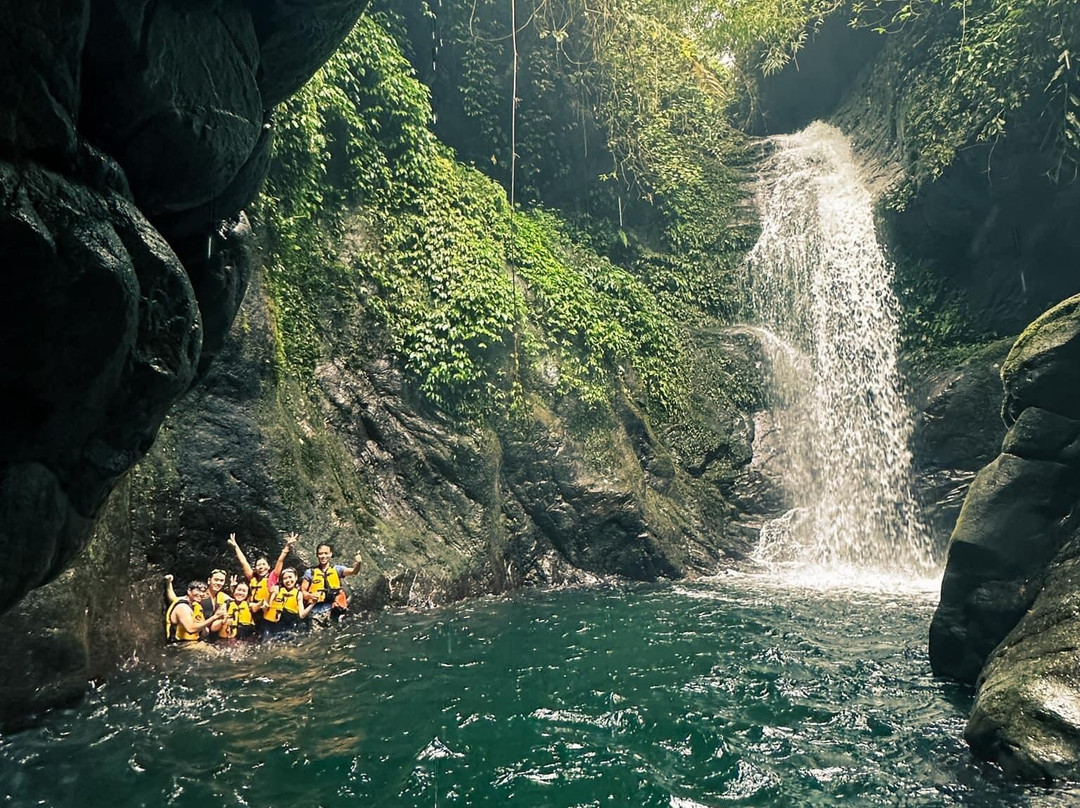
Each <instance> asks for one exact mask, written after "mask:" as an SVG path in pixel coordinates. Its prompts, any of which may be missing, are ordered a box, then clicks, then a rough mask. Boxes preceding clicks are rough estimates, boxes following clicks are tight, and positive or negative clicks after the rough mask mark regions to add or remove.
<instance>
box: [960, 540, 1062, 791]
mask: <svg viewBox="0 0 1080 808" xmlns="http://www.w3.org/2000/svg"><path fill="white" fill-rule="evenodd" d="M1078 670H1080V531H1077V530H1076V529H1075V526H1074V528H1073V530H1072V534H1071V538H1070V539H1069V541H1068V543H1067V544H1066V546H1065V547H1064V548H1063V549H1062V552H1061V553H1060V554H1059V555H1058V556H1057V557H1056V558H1055V559H1054V563H1053V564H1052V565H1051V569H1050V572H1049V574H1048V575H1047V579H1046V583H1045V585H1044V586H1043V589H1042V591H1041V592H1040V593H1039V595H1038V597H1037V599H1036V600H1035V603H1034V604H1033V606H1032V607H1031V610H1030V611H1029V612H1028V613H1027V614H1026V615H1025V616H1024V617H1023V619H1022V620H1021V621H1020V623H1019V625H1017V626H1016V628H1015V629H1014V630H1013V631H1012V632H1011V633H1010V634H1009V635H1008V636H1007V637H1006V638H1005V640H1004V641H1003V642H1002V643H1001V645H999V646H998V647H997V649H996V650H995V651H994V652H993V654H992V655H991V656H990V658H989V659H988V660H987V663H986V666H985V667H984V669H983V672H982V675H981V676H980V677H979V683H978V694H977V696H976V699H975V705H974V707H973V708H972V711H971V717H970V719H969V720H968V724H967V728H966V729H965V731H964V737H965V739H966V740H967V742H968V743H969V744H970V745H971V748H972V750H974V752H975V753H976V754H977V755H979V756H980V757H982V758H985V759H987V760H993V761H995V762H996V763H998V764H999V765H1000V766H1001V767H1002V768H1003V769H1004V770H1005V771H1006V772H1007V773H1008V774H1010V775H1012V776H1015V777H1018V778H1022V779H1026V780H1044V781H1045V780H1075V779H1076V775H1077V772H1078V771H1080V683H1078V681H1077V671H1078Z"/></svg>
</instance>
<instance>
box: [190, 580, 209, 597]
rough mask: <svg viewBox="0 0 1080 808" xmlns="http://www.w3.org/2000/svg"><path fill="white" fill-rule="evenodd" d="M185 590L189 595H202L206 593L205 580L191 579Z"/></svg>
mask: <svg viewBox="0 0 1080 808" xmlns="http://www.w3.org/2000/svg"><path fill="white" fill-rule="evenodd" d="M187 591H188V594H189V595H195V596H197V597H202V596H203V595H205V594H206V582H205V581H192V582H191V583H189V584H188V585H187Z"/></svg>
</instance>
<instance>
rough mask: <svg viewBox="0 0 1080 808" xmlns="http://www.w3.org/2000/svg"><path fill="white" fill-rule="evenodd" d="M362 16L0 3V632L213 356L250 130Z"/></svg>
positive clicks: (254, 163)
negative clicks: (0, 272)
mask: <svg viewBox="0 0 1080 808" xmlns="http://www.w3.org/2000/svg"><path fill="white" fill-rule="evenodd" d="M364 5H365V0H309V1H308V2H299V1H298V2H295V3H289V2H284V0H281V1H280V2H275V3H259V4H245V3H231V2H224V0H184V1H183V2H181V0H164V1H163V2H151V1H150V0H93V2H91V0H43V2H35V3H18V2H15V0H0V20H2V21H3V23H4V24H3V25H0V66H2V67H3V69H4V77H5V79H4V82H3V86H2V87H0V249H2V251H3V254H4V257H5V260H6V262H7V263H6V266H7V269H8V276H7V278H6V283H5V294H4V312H3V317H0V345H3V347H4V351H3V356H4V358H3V366H2V368H0V369H2V371H3V372H2V373H0V392H2V395H3V400H4V402H5V418H4V423H3V426H0V551H2V552H3V555H4V559H5V563H4V569H3V572H0V612H2V611H4V610H6V609H7V608H8V607H10V606H11V604H13V603H14V602H15V601H17V600H18V599H19V598H20V597H22V596H23V595H24V594H25V593H26V592H27V591H29V590H30V589H32V588H34V587H36V586H40V585H41V584H42V583H44V582H46V581H48V580H51V579H52V578H54V577H56V576H57V575H58V574H59V573H60V572H61V571H62V570H63V569H64V567H65V565H66V564H67V563H68V562H69V561H70V559H71V558H72V557H73V556H74V555H75V554H76V553H77V552H78V551H79V550H80V549H81V548H82V547H84V546H85V544H86V541H87V539H88V537H89V534H90V530H91V528H92V526H93V524H94V520H95V518H96V516H97V514H98V511H99V509H100V508H101V506H102V504H103V502H104V501H105V499H106V497H107V496H108V494H109V492H110V490H111V489H112V487H113V485H114V484H115V482H116V480H117V479H118V478H119V477H120V476H121V475H122V474H123V473H124V472H125V471H127V470H128V469H129V468H130V467H131V466H132V464H133V463H135V461H136V460H138V459H139V458H140V457H141V456H143V455H144V454H145V453H146V452H147V450H148V449H149V448H150V446H151V444H152V443H153V441H154V436H155V434H156V433H157V429H158V426H159V425H160V423H161V421H162V418H163V417H164V415H165V413H166V411H167V410H168V408H169V406H170V405H171V404H172V403H173V402H174V401H176V400H177V398H178V397H179V396H181V395H182V394H183V393H184V391H186V390H187V389H188V388H189V387H190V385H191V383H192V382H193V380H195V379H196V378H197V377H198V375H199V374H201V373H205V372H206V369H207V366H208V363H209V360H210V359H211V358H212V357H213V356H214V354H215V353H216V352H217V351H218V350H219V349H220V347H221V346H222V344H223V341H224V338H225V335H226V334H227V333H228V330H229V326H230V324H231V323H232V320H233V318H234V316H235V315H236V311H237V308H238V307H239V305H240V301H241V299H242V297H243V292H244V288H245V286H246V284H247V280H248V273H249V263H250V262H249V260H248V258H247V255H246V252H247V250H246V245H247V242H248V240H249V239H248V236H249V232H250V229H249V227H248V225H247V221H246V219H245V218H244V215H243V213H242V210H241V209H242V208H243V207H244V206H245V205H247V204H248V203H249V202H250V201H251V200H252V198H253V197H254V195H255V194H256V193H257V192H258V189H259V186H260V184H261V183H262V180H263V177H264V175H265V173H266V169H267V166H268V161H269V153H270V151H269V150H270V129H269V124H268V121H269V110H270V108H271V107H272V106H273V104H275V103H277V102H278V101H280V100H281V99H283V98H284V97H285V96H286V95H287V94H288V93H289V92H292V91H293V90H295V89H296V88H298V87H299V86H300V85H301V84H302V83H303V82H304V81H305V80H306V79H307V78H308V77H309V76H310V75H311V74H312V73H313V72H314V71H315V70H316V69H317V68H318V66H319V65H320V64H321V62H322V60H324V59H326V58H327V57H328V56H329V55H330V53H331V52H332V50H333V49H334V48H335V47H336V46H337V45H338V44H339V43H340V42H341V40H342V39H343V38H344V36H345V35H346V34H347V33H348V30H349V29H350V27H351V26H352V25H353V23H354V22H355V21H356V19H357V16H358V15H359V13H360V11H361V10H362V8H363V6H364Z"/></svg>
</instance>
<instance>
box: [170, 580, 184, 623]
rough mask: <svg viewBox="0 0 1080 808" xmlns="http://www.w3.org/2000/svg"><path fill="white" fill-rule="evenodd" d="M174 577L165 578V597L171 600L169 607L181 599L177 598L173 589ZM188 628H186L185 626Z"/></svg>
mask: <svg viewBox="0 0 1080 808" xmlns="http://www.w3.org/2000/svg"><path fill="white" fill-rule="evenodd" d="M172 582H173V577H172V575H166V576H165V596H166V597H167V598H168V599H169V605H170V606H172V605H173V604H174V603H176V601H178V600H180V598H178V597H176V590H175V589H173V585H172ZM185 628H186V626H185Z"/></svg>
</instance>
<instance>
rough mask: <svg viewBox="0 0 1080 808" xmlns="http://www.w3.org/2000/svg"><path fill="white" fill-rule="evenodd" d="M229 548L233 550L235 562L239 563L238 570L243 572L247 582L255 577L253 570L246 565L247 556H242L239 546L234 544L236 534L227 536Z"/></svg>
mask: <svg viewBox="0 0 1080 808" xmlns="http://www.w3.org/2000/svg"><path fill="white" fill-rule="evenodd" d="M228 544H229V546H230V547H231V548H233V552H234V553H236V560H237V561H239V562H240V569H241V570H243V573H244V577H245V578H247V579H248V580H250V579H252V578H254V577H255V570H253V569H252V568H251V564H249V563H248V560H247V556H245V555H244V551H243V550H241V549H240V545H239V544H237V543H236V534H235V533H230V534H229V542H228Z"/></svg>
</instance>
